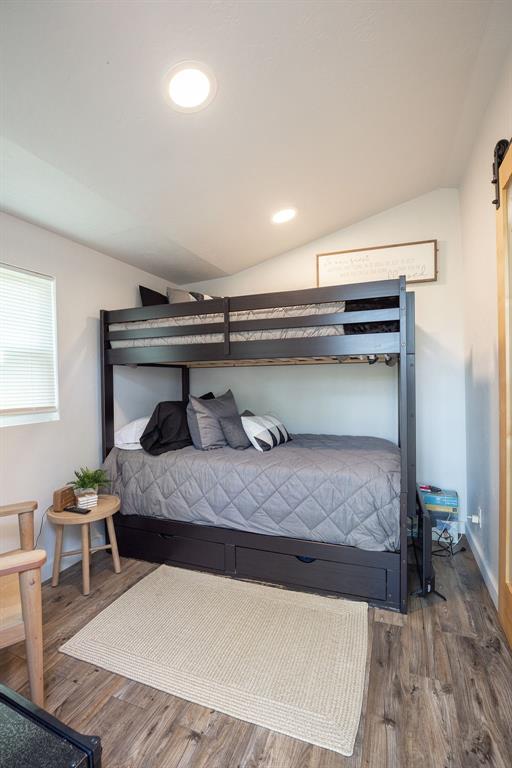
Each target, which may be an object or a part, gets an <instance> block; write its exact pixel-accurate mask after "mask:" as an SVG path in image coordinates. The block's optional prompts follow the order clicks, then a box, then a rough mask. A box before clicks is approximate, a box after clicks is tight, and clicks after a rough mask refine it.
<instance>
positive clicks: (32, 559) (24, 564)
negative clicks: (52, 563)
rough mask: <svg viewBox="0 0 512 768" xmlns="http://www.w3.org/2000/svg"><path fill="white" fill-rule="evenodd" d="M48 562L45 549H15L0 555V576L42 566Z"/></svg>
mask: <svg viewBox="0 0 512 768" xmlns="http://www.w3.org/2000/svg"><path fill="white" fill-rule="evenodd" d="M45 563H46V552H45V551H44V549H29V550H26V549H15V550H13V551H12V552H6V553H5V554H4V555H0V576H7V575H8V574H9V573H21V572H22V571H32V570H34V569H35V568H41V566H42V565H44V564H45Z"/></svg>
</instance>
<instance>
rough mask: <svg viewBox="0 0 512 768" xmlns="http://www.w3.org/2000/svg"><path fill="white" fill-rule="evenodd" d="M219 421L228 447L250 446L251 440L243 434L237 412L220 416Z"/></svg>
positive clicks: (240, 447)
mask: <svg viewBox="0 0 512 768" xmlns="http://www.w3.org/2000/svg"><path fill="white" fill-rule="evenodd" d="M219 421H220V426H221V427H222V431H223V432H224V437H225V438H226V441H227V444H228V445H229V447H230V448H238V449H242V448H250V446H251V441H250V440H249V438H248V437H247V435H246V434H245V430H244V428H243V425H242V419H241V418H240V416H239V415H238V413H236V414H235V415H234V416H221V417H220V419H219Z"/></svg>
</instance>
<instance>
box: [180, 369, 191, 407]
mask: <svg viewBox="0 0 512 768" xmlns="http://www.w3.org/2000/svg"><path fill="white" fill-rule="evenodd" d="M189 394H190V369H189V367H188V366H187V365H182V366H181V399H182V400H183V402H184V403H188V396H189Z"/></svg>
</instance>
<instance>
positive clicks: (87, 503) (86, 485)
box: [71, 467, 110, 509]
mask: <svg viewBox="0 0 512 768" xmlns="http://www.w3.org/2000/svg"><path fill="white" fill-rule="evenodd" d="M109 483H110V480H109V477H108V475H107V473H106V472H105V470H104V469H89V467H80V469H79V470H75V479H74V480H72V481H71V485H72V487H73V490H74V491H75V498H76V503H77V506H78V507H82V508H83V509H91V508H92V507H95V506H96V505H97V503H98V488H99V487H100V486H103V485H108V484H109Z"/></svg>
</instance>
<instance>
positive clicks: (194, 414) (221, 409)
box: [187, 389, 238, 451]
mask: <svg viewBox="0 0 512 768" xmlns="http://www.w3.org/2000/svg"><path fill="white" fill-rule="evenodd" d="M227 416H238V408H237V407H236V402H235V398H234V397H233V393H232V392H231V390H230V389H228V391H227V392H225V393H224V394H223V395H221V396H220V397H216V398H215V399H214V400H201V399H200V398H199V397H194V396H193V395H190V397H189V401H188V405H187V421H188V428H189V430H190V436H191V437H192V442H193V443H194V446H195V447H196V448H199V449H200V450H201V451H209V450H211V449H212V448H223V447H224V446H225V445H227V441H226V438H225V437H224V432H223V431H222V427H221V425H220V421H219V419H220V418H225V417H227Z"/></svg>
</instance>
